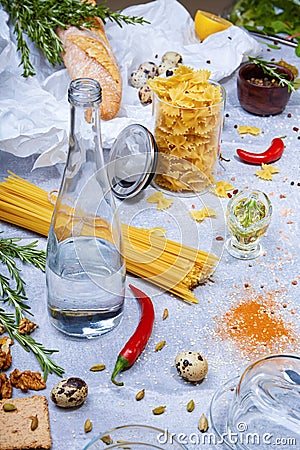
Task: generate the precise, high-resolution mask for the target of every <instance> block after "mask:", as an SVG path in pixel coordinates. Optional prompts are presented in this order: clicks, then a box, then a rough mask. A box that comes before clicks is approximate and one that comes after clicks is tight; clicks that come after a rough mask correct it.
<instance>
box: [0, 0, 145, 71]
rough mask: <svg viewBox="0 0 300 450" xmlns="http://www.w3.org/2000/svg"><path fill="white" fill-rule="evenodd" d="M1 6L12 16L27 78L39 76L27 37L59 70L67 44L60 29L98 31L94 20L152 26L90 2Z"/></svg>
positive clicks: (13, 1) (4, 1)
mask: <svg viewBox="0 0 300 450" xmlns="http://www.w3.org/2000/svg"><path fill="white" fill-rule="evenodd" d="M0 5H2V6H3V8H4V9H5V10H6V12H7V13H8V14H9V15H10V18H11V21H12V23H13V25H14V33H15V35H16V38H17V48H18V51H20V52H21V65H22V66H23V74H22V75H23V76H24V77H25V78H27V77H30V76H33V75H35V71H34V67H33V65H32V63H31V61H30V51H29V48H28V45H27V42H26V36H28V38H29V39H30V40H31V41H32V42H34V43H35V44H36V46H37V47H38V48H39V49H40V50H41V51H42V52H43V53H44V54H45V56H46V58H47V59H48V61H49V62H50V63H51V64H52V65H53V66H55V65H56V64H60V63H61V62H62V57H61V54H62V52H63V43H62V41H61V40H60V39H59V37H58V36H57V34H56V32H55V30H56V27H61V28H66V27H68V26H71V25H73V26H75V27H78V28H81V27H85V28H91V27H95V26H96V24H95V22H94V21H93V18H94V17H95V16H96V17H99V18H101V19H102V20H103V22H104V23H105V22H106V21H107V20H110V21H112V22H116V23H117V24H118V25H119V26H120V27H122V24H123V23H124V24H144V23H149V22H147V21H146V20H144V19H143V18H142V17H137V16H126V15H124V14H122V13H121V12H113V11H111V10H110V9H109V8H108V7H107V6H105V4H104V3H100V4H98V5H92V4H90V3H88V1H87V0H84V1H80V0H60V1H57V0H19V1H18V0H0Z"/></svg>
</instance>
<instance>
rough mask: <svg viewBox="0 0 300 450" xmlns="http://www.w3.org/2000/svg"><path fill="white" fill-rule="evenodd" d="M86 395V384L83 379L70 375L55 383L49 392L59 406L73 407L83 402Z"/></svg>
mask: <svg viewBox="0 0 300 450" xmlns="http://www.w3.org/2000/svg"><path fill="white" fill-rule="evenodd" d="M87 395H88V386H87V384H86V382H85V381H84V380H82V379H81V378H77V377H70V378H67V379H66V380H62V381H60V382H59V383H57V384H56V385H55V386H54V387H53V388H52V390H51V392H50V398H51V400H52V401H53V403H55V404H56V405H57V406H60V407H61V408H73V407H74V406H80V405H82V403H84V401H85V399H86V398H87Z"/></svg>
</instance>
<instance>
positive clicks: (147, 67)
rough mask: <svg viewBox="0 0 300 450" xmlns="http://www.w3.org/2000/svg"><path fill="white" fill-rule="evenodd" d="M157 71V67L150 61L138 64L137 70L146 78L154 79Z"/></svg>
mask: <svg viewBox="0 0 300 450" xmlns="http://www.w3.org/2000/svg"><path fill="white" fill-rule="evenodd" d="M157 69H158V67H157V65H156V64H155V63H154V62H151V61H147V62H144V63H142V64H140V65H139V68H138V70H141V71H142V72H144V73H145V75H146V76H147V78H153V77H156V75H157V73H158V72H157Z"/></svg>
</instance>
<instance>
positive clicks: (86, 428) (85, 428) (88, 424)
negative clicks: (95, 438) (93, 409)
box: [84, 419, 93, 433]
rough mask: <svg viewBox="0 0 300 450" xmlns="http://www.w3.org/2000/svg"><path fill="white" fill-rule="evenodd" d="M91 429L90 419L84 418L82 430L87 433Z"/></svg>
mask: <svg viewBox="0 0 300 450" xmlns="http://www.w3.org/2000/svg"><path fill="white" fill-rule="evenodd" d="M92 429H93V424H92V421H91V420H90V419H86V421H85V422H84V432H85V433H89V432H90V431H92Z"/></svg>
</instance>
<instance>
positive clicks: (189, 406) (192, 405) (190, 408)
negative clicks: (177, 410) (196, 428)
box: [186, 400, 195, 412]
mask: <svg viewBox="0 0 300 450" xmlns="http://www.w3.org/2000/svg"><path fill="white" fill-rule="evenodd" d="M186 409H187V411H188V412H192V411H194V409H195V402H194V400H190V401H189V402H188V404H187V405H186Z"/></svg>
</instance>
